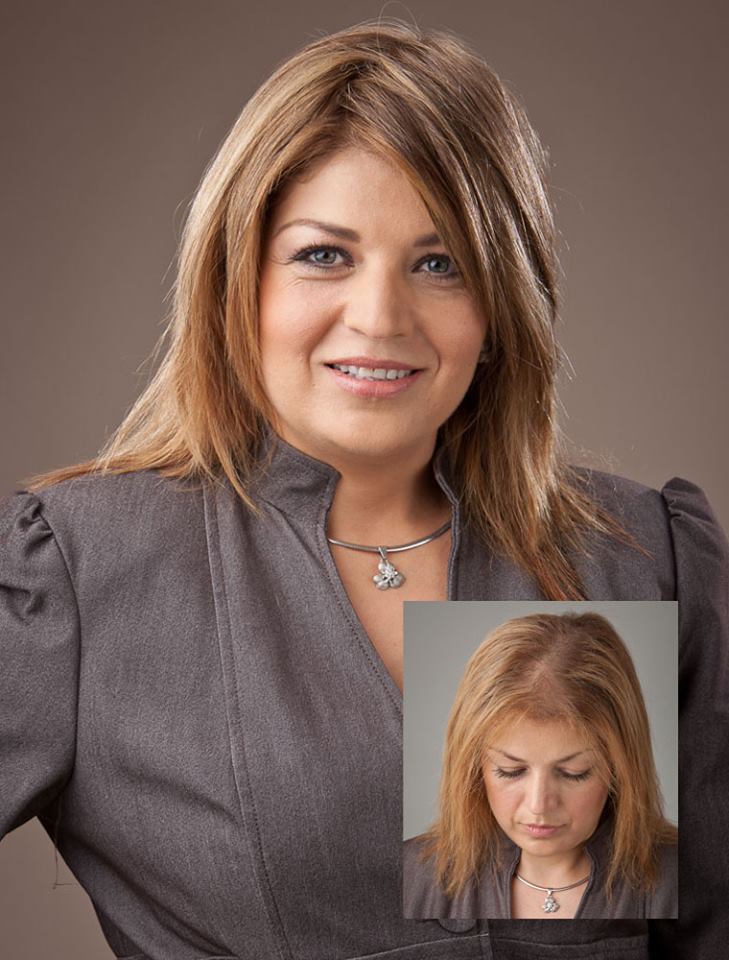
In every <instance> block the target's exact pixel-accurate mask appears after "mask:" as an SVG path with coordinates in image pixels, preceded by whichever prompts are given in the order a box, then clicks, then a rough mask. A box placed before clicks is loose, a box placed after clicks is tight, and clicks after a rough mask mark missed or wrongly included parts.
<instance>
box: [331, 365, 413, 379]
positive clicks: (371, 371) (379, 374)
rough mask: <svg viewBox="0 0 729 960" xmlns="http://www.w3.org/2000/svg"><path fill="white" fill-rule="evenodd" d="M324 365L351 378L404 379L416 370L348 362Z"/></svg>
mask: <svg viewBox="0 0 729 960" xmlns="http://www.w3.org/2000/svg"><path fill="white" fill-rule="evenodd" d="M326 366H327V367H329V368H330V369H331V370H338V371H339V372H340V373H344V374H346V375H347V376H349V377H352V379H353V380H405V379H406V377H412V375H413V374H414V373H417V372H418V371H417V369H415V368H413V369H411V370H408V369H405V368H403V367H397V368H395V367H359V366H356V365H355V364H349V363H327V364H326Z"/></svg>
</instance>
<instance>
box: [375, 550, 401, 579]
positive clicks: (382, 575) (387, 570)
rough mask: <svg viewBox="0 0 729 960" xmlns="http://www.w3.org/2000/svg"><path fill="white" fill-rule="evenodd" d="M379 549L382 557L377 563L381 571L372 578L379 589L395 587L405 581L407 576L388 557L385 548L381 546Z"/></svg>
mask: <svg viewBox="0 0 729 960" xmlns="http://www.w3.org/2000/svg"><path fill="white" fill-rule="evenodd" d="M379 551H380V557H381V558H382V559H381V560H380V562H379V563H378V564H377V569H378V570H379V571H380V572H379V573H376V574H375V575H374V577H373V578H372V579H373V580H374V582H375V586H376V587H377V589H378V590H389V589H390V588H392V589H395V588H397V587H399V586H400V585H401V584H403V583H404V582H405V577H404V576H403V575H402V574H401V573H400V572H399V571H398V570H396V569H395V566H394V565H393V564H392V563H390V561H389V560H388V559H387V554H386V553H385V548H384V547H380V548H379Z"/></svg>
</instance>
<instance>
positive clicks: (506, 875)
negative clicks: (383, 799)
mask: <svg viewBox="0 0 729 960" xmlns="http://www.w3.org/2000/svg"><path fill="white" fill-rule="evenodd" d="M612 832H613V820H612V817H609V816H608V817H605V818H604V819H603V821H602V822H601V823H600V824H599V826H598V828H597V830H596V831H595V832H594V833H593V835H592V836H591V837H590V839H589V840H588V841H587V843H586V844H585V851H586V853H587V856H588V859H589V861H590V877H589V880H588V882H587V884H586V886H585V889H584V892H583V894H582V898H581V900H580V903H579V906H578V908H577V910H576V911H575V915H574V918H573V919H575V920H624V919H631V918H648V919H670V918H675V917H677V916H678V850H677V847H676V846H669V845H663V846H661V847H660V848H659V850H658V863H659V871H658V874H659V876H658V882H657V884H656V886H655V889H653V890H652V891H643V890H635V889H633V888H632V887H631V886H629V885H628V884H627V883H625V882H624V881H623V882H617V883H615V884H614V885H613V888H612V895H611V897H610V898H608V897H607V894H606V891H605V885H604V884H605V878H606V875H607V867H608V865H609V857H610V843H611V840H612ZM422 853H423V847H422V842H421V838H419V837H412V838H411V839H410V840H406V841H405V845H404V852H403V903H404V913H405V916H406V917H412V918H413V919H417V920H422V919H426V918H436V919H437V918H445V919H471V918H476V917H490V918H492V919H494V920H508V919H509V918H510V917H511V881H512V878H513V876H514V873H515V872H516V868H517V865H518V863H519V856H520V854H521V851H520V850H519V848H518V847H517V846H516V844H514V843H512V841H511V840H510V839H509V838H508V837H507V836H506V835H505V834H503V833H502V834H501V851H500V859H499V862H500V864H502V865H503V866H502V868H501V869H500V870H499V872H498V874H497V876H496V877H493V876H492V874H491V871H490V870H487V869H484V870H483V872H482V873H481V875H480V877H479V881H478V882H473V881H470V882H469V883H467V884H466V886H465V887H464V889H463V890H462V891H461V892H460V893H459V894H458V895H457V896H456V897H454V898H453V899H449V898H448V897H446V895H445V894H444V892H443V890H442V889H441V887H440V886H439V885H438V883H437V882H436V880H435V877H434V873H433V860H432V858H431V859H427V860H424V859H423V856H422ZM557 899H559V896H557ZM555 919H561V918H560V917H559V915H558V914H557V915H555Z"/></svg>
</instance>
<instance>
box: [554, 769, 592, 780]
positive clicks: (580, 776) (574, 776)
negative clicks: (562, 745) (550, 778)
mask: <svg viewBox="0 0 729 960" xmlns="http://www.w3.org/2000/svg"><path fill="white" fill-rule="evenodd" d="M591 774H592V770H583V771H582V773H569V772H568V771H567V770H560V771H559V775H560V776H561V777H563V778H564V779H565V780H571V781H572V782H573V783H574V782H579V781H580V780H587V779H588V777H589V776H590V775H591Z"/></svg>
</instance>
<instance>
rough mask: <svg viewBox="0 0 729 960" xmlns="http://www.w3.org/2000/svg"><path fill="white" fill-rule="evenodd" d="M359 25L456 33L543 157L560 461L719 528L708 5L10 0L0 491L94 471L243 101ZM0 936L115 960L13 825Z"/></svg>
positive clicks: (3, 865)
mask: <svg viewBox="0 0 729 960" xmlns="http://www.w3.org/2000/svg"><path fill="white" fill-rule="evenodd" d="M380 14H384V15H386V16H398V17H402V18H404V19H410V20H412V19H414V20H416V21H417V22H418V23H419V24H420V25H421V26H423V27H443V26H445V27H448V28H450V29H452V30H454V31H455V32H457V33H459V34H460V35H462V36H463V37H464V38H466V39H467V40H468V41H469V42H470V43H471V44H472V45H473V47H474V48H475V49H476V50H478V51H479V52H480V53H481V54H483V55H484V56H485V57H486V58H487V59H488V60H489V61H490V62H491V63H492V65H493V66H494V67H495V68H496V69H497V71H498V72H499V73H500V74H501V76H502V77H503V78H504V79H505V80H506V81H507V82H508V84H509V85H510V87H511V88H512V89H513V90H514V91H516V93H517V94H518V95H519V96H520V97H521V99H522V100H523V101H524V102H525V104H526V106H527V109H528V112H529V115H530V117H531V119H532V121H533V123H534V124H535V126H536V127H537V129H538V131H539V133H540V135H541V137H542V139H543V141H544V143H545V144H546V145H547V147H548V149H549V152H550V157H551V177H550V181H551V183H550V185H551V190H552V195H553V198H554V201H555V205H556V210H557V221H558V226H559V230H560V236H561V256H562V266H563V271H564V278H563V283H562V297H563V308H562V321H561V323H560V328H559V336H560V340H561V343H562V345H563V348H564V350H565V353H566V355H567V358H568V360H567V361H566V362H565V366H564V373H563V376H562V383H561V397H562V403H563V410H562V413H561V420H562V424H563V427H564V429H565V431H566V433H567V435H568V437H569V438H570V439H571V441H572V454H571V456H572V459H573V460H577V461H580V462H583V463H584V462H587V463H591V464H593V465H598V466H602V467H606V468H608V469H612V470H615V471H616V472H619V473H622V474H624V475H627V476H630V477H633V478H634V479H636V480H640V481H642V482H644V483H647V484H650V485H652V486H660V485H662V484H663V483H664V482H665V481H666V480H667V479H668V478H669V477H671V476H673V475H676V474H678V475H680V476H685V477H687V478H689V479H690V480H693V481H694V482H695V483H698V484H700V485H701V486H702V487H704V489H705V490H706V492H707V494H708V495H709V498H710V500H711V501H712V503H713V504H714V506H715V508H716V510H717V512H718V514H719V517H720V519H722V521H723V523H724V525H725V527H726V526H727V525H729V484H727V482H726V478H727V473H728V472H729V471H728V470H727V463H728V461H729V444H727V443H726V409H727V388H726V370H727V368H729V325H728V324H727V322H726V292H725V282H724V279H725V274H726V264H725V243H726V240H725V238H726V225H725V211H726V209H727V207H728V206H729V204H728V202H727V201H728V199H729V198H728V196H727V194H728V193H729V178H727V176H726V166H727V141H728V128H729V119H728V115H729V112H728V111H727V109H726V102H725V100H726V94H725V91H726V89H727V84H728V81H729V58H727V57H726V49H725V48H726V36H727V27H728V26H729V6H728V5H726V4H723V3H719V2H718V0H716V2H707V0H697V2H694V3H691V4H688V3H686V2H685V0H637V2H636V0H611V2H610V3H606V2H604V0H501V2H493V0H478V2H474V0H450V2H449V3H447V4H443V3H442V2H440V0H410V2H408V3H401V2H396V3H393V2H384V0H375V2H368V0H338V2H336V3H333V2H331V0H308V2H307V3H301V2H298V0H297V2H294V0H284V2H281V0H278V2H277V0H270V2H267V3H256V2H253V0H215V2H213V3H209V2H206V0H155V2H154V3H152V2H149V0H123V2H122V0H63V2H61V3H49V2H48V0H24V2H23V3H22V4H20V3H16V4H12V5H11V4H9V3H6V4H5V5H4V9H3V18H2V30H1V31H0V77H1V78H2V90H3V92H4V97H3V101H2V106H1V107H0V109H1V110H2V124H3V126H2V129H3V144H4V149H3V151H2V152H1V153H0V171H1V175H0V190H1V191H2V210H3V216H2V221H1V222H2V241H1V242H2V257H1V258H0V269H1V270H2V283H1V284H0V290H1V291H2V313H1V314H0V316H1V319H0V345H1V349H0V409H2V413H3V416H2V420H1V421H0V423H1V426H0V441H1V443H2V457H1V458H0V495H2V494H3V493H5V492H8V491H10V490H12V489H13V488H14V487H16V486H17V485H18V484H19V482H20V480H21V478H23V477H27V476H29V475H31V474H33V473H36V472H38V471H42V470H46V469H50V468H52V467H55V466H60V465H62V464H67V463H71V462H75V461H78V460H80V459H83V458H86V457H89V456H91V455H92V454H93V453H94V452H95V451H96V450H97V449H98V448H99V446H100V445H101V443H102V442H103V440H104V439H105V438H106V437H107V436H108V435H109V433H110V431H111V430H112V429H113V428H114V427H115V426H116V425H117V424H118V423H119V421H120V419H121V418H122V416H123V414H124V412H125V411H126V410H127V409H128V408H129V406H130V405H131V403H132V402H133V400H134V398H135V397H136V396H137V394H138V393H139V391H140V389H141V388H142V386H143V385H144V383H145V382H146V379H147V376H148V373H149V369H148V368H146V367H143V366H142V364H143V361H144V360H145V358H146V357H148V356H149V354H150V353H151V351H152V349H153V346H154V344H155V342H156V340H157V338H158V336H159V334H160V333H161V331H162V321H163V318H164V315H165V313H166V310H167V302H166V299H165V297H166V294H167V293H168V291H169V289H170V286H171V284H172V280H173V277H174V257H175V248H176V244H177V240H178V237H179V234H180V230H181V227H182V223H183V221H184V216H185V212H186V210H187V206H188V203H189V201H190V198H191V196H192V194H193V192H194V190H195V187H196V185H197V183H198V182H199V180H200V177H201V175H202V172H203V170H204V168H205V165H206V163H207V162H208V160H209V159H210V157H211V156H212V154H213V152H214V151H215V149H216V147H217V145H218V144H219V143H220V141H221V140H222V138H223V137H224V136H225V133H226V132H227V130H228V129H229V127H230V125H231V124H232V123H233V121H234V119H235V117H236V116H237V114H238V112H239V110H240V109H241V107H242V105H243V103H244V102H245V101H246V100H247V99H248V98H249V97H250V95H251V94H252V93H253V92H254V90H255V89H256V88H257V86H258V85H259V84H260V83H261V82H262V81H263V80H264V79H265V77H266V76H267V75H268V74H269V73H270V72H271V71H272V69H273V68H274V67H275V66H276V65H277V64H278V63H279V62H280V61H281V60H282V59H284V58H285V57H287V56H288V55H290V54H291V53H293V52H294V51H295V50H296V49H297V48H299V47H300V46H301V45H302V44H304V43H305V42H307V41H309V40H311V39H314V38H315V37H317V36H320V35H321V34H322V33H326V32H331V31H333V30H337V29H340V28H342V27H344V26H347V25H350V24H352V23H354V22H357V21H359V20H364V19H369V18H372V17H377V16H378V15H380ZM0 668H1V665H0ZM0 931H2V946H1V947H0V951H2V952H5V953H7V954H8V956H12V957H13V958H14V960H38V958H40V957H53V958H54V960H103V958H107V957H111V953H110V952H109V950H108V948H107V947H106V946H105V944H104V942H103V940H102V938H101V935H100V933H99V931H98V925H97V923H96V921H95V918H94V915H93V911H92V908H91V905H90V903H89V901H88V898H87V897H86V895H85V893H84V892H83V891H82V890H81V889H80V887H79V886H78V884H77V883H76V881H75V880H74V878H73V877H72V876H71V875H70V873H69V872H68V871H67V870H66V868H65V866H64V864H63V862H62V861H61V860H56V857H55V856H54V852H53V849H52V847H51V845H50V843H49V841H48V839H47V837H46V836H45V834H44V833H43V831H42V830H41V829H40V828H39V827H38V825H37V822H35V821H33V822H31V823H30V824H27V825H26V826H24V827H21V828H20V829H18V830H16V831H15V832H14V833H12V834H11V835H10V836H9V837H7V838H6V839H5V840H4V841H3V843H2V844H0Z"/></svg>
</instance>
